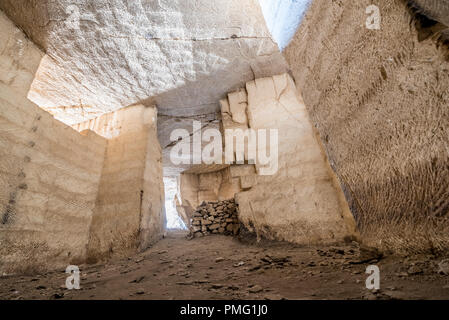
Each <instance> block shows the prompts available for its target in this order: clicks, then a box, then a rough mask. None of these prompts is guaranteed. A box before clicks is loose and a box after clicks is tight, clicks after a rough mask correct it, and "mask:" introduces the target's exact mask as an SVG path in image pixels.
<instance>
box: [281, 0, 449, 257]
mask: <svg viewBox="0 0 449 320" xmlns="http://www.w3.org/2000/svg"><path fill="white" fill-rule="evenodd" d="M371 4H376V5H378V6H379V8H380V13H381V17H382V20H381V29H380V30H368V29H366V28H365V21H366V19H367V15H366V14H365V10H366V8H367V6H369V5H371ZM410 19H411V16H410V14H409V13H408V11H407V10H406V7H405V4H404V3H403V2H402V1H400V0H376V1H371V0H369V1H368V0H360V1H327V0H315V1H314V2H313V4H312V6H311V8H310V10H309V12H308V14H307V16H306V19H305V21H304V22H303V24H302V26H301V27H300V29H299V30H298V32H297V34H296V36H295V38H294V40H293V41H292V42H291V44H290V45H289V47H288V48H287V49H286V50H285V53H284V55H285V57H286V59H287V60H288V62H289V64H290V66H291V68H292V72H293V75H294V76H295V79H296V84H297V86H298V88H299V89H300V91H301V92H302V94H303V96H304V101H305V104H306V106H307V109H308V111H309V113H310V115H311V118H312V122H313V124H314V125H315V126H316V127H317V129H318V131H319V133H320V136H321V140H322V141H323V142H324V144H325V149H326V151H327V154H328V156H329V159H330V161H331V164H332V167H333V169H334V170H335V171H336V173H337V175H338V177H339V179H340V181H341V183H342V184H343V186H344V190H345V194H346V197H347V199H348V200H349V202H350V205H351V209H352V212H353V214H354V216H355V219H356V221H357V225H358V228H359V230H360V231H361V234H362V236H363V238H364V239H365V240H366V241H367V242H368V243H370V244H373V245H377V246H381V247H383V248H387V249H393V250H395V251H411V250H413V251H416V250H418V251H419V250H445V249H447V248H449V241H448V240H449V236H448V235H449V232H448V231H449V223H448V220H447V218H448V209H449V178H448V177H449V166H448V163H449V159H448V155H449V134H448V128H449V108H448V106H449V63H448V61H445V60H444V52H443V50H444V49H440V50H439V49H437V47H436V45H435V43H434V41H433V40H432V39H429V40H427V41H424V42H418V40H417V38H418V36H417V33H416V30H415V29H414V28H413V27H411V26H410Z"/></svg>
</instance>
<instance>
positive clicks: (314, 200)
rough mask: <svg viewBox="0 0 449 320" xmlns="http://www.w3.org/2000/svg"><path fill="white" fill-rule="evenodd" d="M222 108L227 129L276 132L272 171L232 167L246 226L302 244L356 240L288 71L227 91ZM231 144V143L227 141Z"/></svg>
mask: <svg viewBox="0 0 449 320" xmlns="http://www.w3.org/2000/svg"><path fill="white" fill-rule="evenodd" d="M236 96H237V97H236ZM234 97H236V98H235V99H232V98H234ZM233 105H235V106H234V107H233ZM221 106H222V114H223V116H224V122H223V126H224V130H226V129H228V128H231V129H232V128H235V127H236V126H246V127H247V128H250V129H253V130H263V129H274V130H278V146H277V148H278V159H277V162H278V164H277V170H275V171H273V174H269V175H266V174H262V169H263V168H262V166H261V165H260V163H258V162H257V161H256V163H255V166H254V165H253V166H252V167H253V171H252V174H249V172H246V173H245V171H247V169H248V168H247V167H244V166H238V165H232V166H231V168H230V169H231V170H234V174H232V175H231V176H235V177H240V188H241V191H240V192H238V193H237V194H236V195H235V199H236V202H237V203H238V208H239V210H238V211H239V213H238V217H239V220H240V221H241V222H242V223H243V224H244V225H245V227H247V228H248V229H249V230H250V231H253V232H255V233H257V235H258V236H262V237H265V238H269V239H273V240H285V241H290V242H295V243H300V244H318V243H320V244H326V243H336V242H341V241H344V240H347V239H355V238H357V232H356V230H355V222H354V219H353V217H352V215H351V213H350V211H349V207H348V204H347V202H346V200H345V198H344V195H343V192H342V190H341V187H340V185H339V183H338V181H337V179H336V177H335V175H334V173H333V172H332V170H331V168H330V165H329V163H328V162H327V159H326V156H325V154H324V151H323V149H322V146H321V142H320V140H319V139H318V137H317V136H316V133H315V130H314V128H313V126H312V124H311V122H310V119H309V116H308V114H307V110H306V108H305V106H304V103H303V101H302V98H301V96H300V95H299V93H298V91H297V89H296V87H295V84H294V82H293V80H292V78H291V77H290V76H289V75H288V74H282V75H278V76H274V77H267V78H261V79H256V80H255V81H251V82H248V83H247V84H246V90H244V89H243V90H239V91H238V92H236V93H232V94H229V95H228V99H225V100H222V101H221ZM236 113H237V115H238V116H237V117H236V116H235V114H236ZM241 114H244V115H245V117H240V115H241ZM228 143H233V142H232V141H231V139H225V144H228ZM273 143H274V142H273V141H269V142H268V146H270V145H271V144H273ZM236 144H238V142H236ZM259 147H260V145H259V144H258V148H259ZM269 149H270V152H271V151H272V150H273V149H272V148H270V147H269ZM248 155H249V152H246V153H245V155H244V158H245V159H247V158H248ZM235 159H237V156H236V158H235ZM242 169H245V170H243V171H242ZM239 171H242V172H239Z"/></svg>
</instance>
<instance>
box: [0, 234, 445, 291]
mask: <svg viewBox="0 0 449 320" xmlns="http://www.w3.org/2000/svg"><path fill="white" fill-rule="evenodd" d="M442 259H443V258H441V257H440V258H436V257H433V256H415V257H406V258H398V257H394V256H386V257H381V256H380V255H379V254H378V253H376V252H375V251H372V250H364V249H363V248H362V249H360V248H359V246H358V245H357V244H356V243H352V244H349V245H343V246H331V247H319V248H317V247H299V246H294V245H291V244H285V243H273V242H266V241H262V242H259V243H257V242H256V241H255V240H253V239H240V240H238V239H235V238H232V237H227V236H222V235H211V236H208V237H204V238H198V239H192V240H187V239H186V233H182V232H170V233H169V234H168V235H167V237H166V238H165V239H163V240H162V241H160V242H158V243H157V244H156V245H155V246H154V247H152V248H150V249H148V250H147V251H145V252H143V253H141V254H138V255H135V256H133V257H131V258H128V259H124V260H116V261H111V262H110V263H108V264H105V265H91V266H80V269H81V289H80V290H67V289H66V288H65V281H66V277H67V276H68V275H67V274H66V273H65V270H60V271H57V272H52V273H48V274H45V275H39V276H3V277H1V278H0V298H1V299H449V276H448V275H444V272H443V271H447V270H442V269H441V268H442V267H443V269H444V267H447V265H446V266H445V265H444V263H443V264H442V263H441V261H442ZM371 264H375V265H378V266H379V268H380V286H381V288H380V290H379V291H377V292H374V293H373V292H370V291H369V290H367V289H366V287H365V280H366V278H367V277H368V275H367V274H365V270H366V267H367V266H368V265H371Z"/></svg>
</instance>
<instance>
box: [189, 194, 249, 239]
mask: <svg viewBox="0 0 449 320" xmlns="http://www.w3.org/2000/svg"><path fill="white" fill-rule="evenodd" d="M239 230H240V223H239V220H238V218H237V205H236V203H235V201H234V200H225V201H218V202H203V203H202V204H201V205H200V206H199V207H198V209H197V210H196V211H195V212H194V214H193V215H192V223H191V227H190V235H191V236H192V237H196V238H198V237H203V236H206V235H209V234H211V233H213V234H226V235H237V234H238V232H239Z"/></svg>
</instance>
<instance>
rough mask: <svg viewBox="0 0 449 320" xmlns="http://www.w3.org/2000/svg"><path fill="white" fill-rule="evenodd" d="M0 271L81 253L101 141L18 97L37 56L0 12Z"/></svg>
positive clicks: (69, 260)
mask: <svg viewBox="0 0 449 320" xmlns="http://www.w3.org/2000/svg"><path fill="white" fill-rule="evenodd" d="M0 52H1V54H0V63H1V64H2V66H3V67H2V72H1V75H0V77H1V78H0V272H6V273H9V272H35V271H38V270H44V269H50V268H56V267H66V266H67V265H69V264H75V263H78V262H79V261H82V260H83V259H84V258H85V255H86V246H87V242H88V234H89V225H90V222H91V219H92V213H93V209H94V205H95V199H96V195H97V189H98V185H99V181H100V175H101V170H102V164H103V157H104V151H105V148H106V140H105V139H104V138H102V137H100V136H97V135H96V134H94V133H93V132H91V131H84V132H83V133H82V134H80V133H78V132H77V131H75V130H73V129H72V128H70V127H67V126H66V125H64V124H63V123H61V122H59V121H57V120H55V119H53V117H52V116H51V115H50V114H49V113H47V112H45V111H43V110H42V109H40V108H39V107H38V106H36V105H35V104H33V103H31V102H30V101H29V100H28V99H27V98H26V94H27V92H28V89H29V87H30V84H31V81H32V79H33V75H34V72H35V71H36V70H37V68H38V66H39V62H40V58H41V57H42V53H41V52H40V51H39V50H38V49H37V48H36V47H35V46H34V45H33V43H31V42H30V41H29V40H27V39H26V38H25V37H24V35H23V34H22V33H21V31H20V30H18V29H17V28H16V27H15V26H14V25H13V24H12V23H11V22H10V21H9V20H8V19H6V18H5V16H4V15H3V14H1V13H0Z"/></svg>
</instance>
